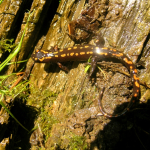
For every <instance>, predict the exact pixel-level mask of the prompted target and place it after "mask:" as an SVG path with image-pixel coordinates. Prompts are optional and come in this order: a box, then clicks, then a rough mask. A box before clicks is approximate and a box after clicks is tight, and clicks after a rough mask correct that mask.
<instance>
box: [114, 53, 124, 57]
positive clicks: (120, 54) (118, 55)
mask: <svg viewBox="0 0 150 150" xmlns="http://www.w3.org/2000/svg"><path fill="white" fill-rule="evenodd" d="M112 55H114V56H117V57H120V56H123V54H122V53H119V54H112Z"/></svg>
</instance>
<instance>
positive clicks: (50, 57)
mask: <svg viewBox="0 0 150 150" xmlns="http://www.w3.org/2000/svg"><path fill="white" fill-rule="evenodd" d="M55 56H56V55H55ZM51 58H52V57H46V58H45V59H51Z"/></svg>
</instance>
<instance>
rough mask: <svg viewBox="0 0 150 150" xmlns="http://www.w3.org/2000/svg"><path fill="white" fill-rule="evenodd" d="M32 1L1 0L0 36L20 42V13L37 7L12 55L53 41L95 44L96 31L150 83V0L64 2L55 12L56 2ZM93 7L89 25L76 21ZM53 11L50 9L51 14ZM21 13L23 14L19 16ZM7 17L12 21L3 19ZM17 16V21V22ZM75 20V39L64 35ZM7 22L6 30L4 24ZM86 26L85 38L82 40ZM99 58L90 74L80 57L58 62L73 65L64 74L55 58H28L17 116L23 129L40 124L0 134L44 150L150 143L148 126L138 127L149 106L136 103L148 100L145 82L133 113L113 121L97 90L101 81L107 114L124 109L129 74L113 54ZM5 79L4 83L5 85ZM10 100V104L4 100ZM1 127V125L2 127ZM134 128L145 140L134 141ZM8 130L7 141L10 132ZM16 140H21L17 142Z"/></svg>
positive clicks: (129, 87)
mask: <svg viewBox="0 0 150 150" xmlns="http://www.w3.org/2000/svg"><path fill="white" fill-rule="evenodd" d="M18 4H19V5H18ZM30 5H31V6H29V1H28V2H27V1H26V2H22V1H18V3H17V4H16V3H15V2H13V1H11V0H7V1H5V0H4V2H3V3H2V4H1V5H0V7H2V9H1V10H0V11H1V13H0V14H1V16H0V17H1V19H0V20H2V21H1V23H0V38H12V37H13V38H15V37H16V38H15V41H16V42H15V43H18V42H19V41H20V38H21V35H22V33H23V30H24V27H25V23H26V21H27V16H28V14H29V13H28V12H27V13H24V11H25V9H27V8H28V9H29V10H30V11H33V10H35V11H34V13H33V14H32V16H31V18H30V21H29V25H28V29H27V31H26V34H25V37H24V40H23V44H22V48H21V51H20V53H19V54H18V56H17V57H15V58H14V59H13V60H12V61H19V60H23V59H27V58H28V57H30V55H31V54H32V52H33V50H34V51H35V49H37V48H38V49H39V48H40V49H43V50H50V49H51V46H56V45H57V46H58V47H59V48H61V49H63V48H67V47H72V46H74V45H76V44H77V43H80V44H83V43H88V44H89V43H90V44H94V40H95V37H97V36H95V35H100V36H102V37H103V38H104V40H105V44H104V47H108V48H114V49H117V50H118V51H120V52H122V53H124V54H126V55H127V56H128V57H129V58H130V59H131V60H132V61H133V63H134V64H135V65H137V67H138V76H139V78H140V82H141V83H146V86H148V84H149V83H150V79H149V73H150V71H149V60H150V59H149V57H150V56H149V45H150V40H149V37H150V35H149V33H150V2H149V1H148V0H145V1H140V0H132V1H131V0H129V1H128V0H125V1H118V0H89V1H88V2H87V1H85V0H80V1H74V0H69V1H66V0H62V1H61V2H60V3H59V6H58V9H57V11H56V10H55V7H56V6H55V5H56V2H54V1H50V0H47V1H46V0H42V1H38V0H34V1H33V2H32V4H31V2H30ZM6 6H7V9H6ZM92 7H94V8H95V9H94V10H95V11H94V14H92V15H91V16H90V17H91V18H92V21H91V22H89V24H88V25H89V26H90V27H89V26H88V27H89V28H88V27H87V24H85V26H84V24H83V26H81V24H80V22H81V21H82V20H83V17H85V18H86V19H87V18H88V16H87V15H85V14H86V13H87V14H89V11H90V8H92ZM12 8H14V9H15V11H14V10H13V11H12V12H13V13H12V12H11V9H12ZM16 8H17V9H16ZM55 11H56V12H55ZM52 13H54V14H55V15H54V17H53V19H52V16H53V15H52ZM23 14H24V18H23V19H22V18H21V17H23ZM9 15H10V16H13V19H12V21H9V19H10V16H9ZM22 20H23V21H22ZM7 21H8V22H9V24H6V22H7ZM21 21H22V24H21V25H20V23H21ZM73 21H75V22H76V21H77V22H78V23H79V24H78V26H79V27H78V29H77V30H76V31H75V35H74V36H75V37H77V36H78V37H79V38H80V39H81V40H78V41H77V40H76V41H73V40H71V38H70V37H69V36H68V33H69V31H68V24H69V23H74V22H73ZM17 22H19V25H18V24H17ZM94 23H96V24H94ZM16 24H17V25H16ZM93 24H94V25H96V27H95V28H92V25H93ZM73 25H74V24H73ZM8 26H9V28H8ZM15 26H17V29H16V28H15ZM19 26H21V29H20V31H18V27H19ZM6 27H7V30H4V29H6ZM6 31H7V32H6ZM18 32H19V33H18ZM85 32H86V34H88V36H87V38H82V37H83V36H82V35H84V33H85ZM93 37H94V38H93ZM104 60H105V62H107V63H105V62H102V63H101V65H100V68H101V69H102V71H100V70H99V69H97V70H96V72H95V74H94V75H93V76H92V78H91V80H89V79H88V73H85V71H84V70H85V65H84V63H83V62H77V61H75V62H65V63H63V65H64V66H67V67H68V68H69V70H70V71H69V72H68V73H67V72H65V71H63V70H61V69H60V68H59V67H58V66H57V64H55V63H47V64H45V63H35V64H34V66H33V68H31V65H32V63H33V60H32V59H31V58H29V60H28V63H27V65H26V68H30V69H32V71H31V75H30V77H29V80H30V84H29V91H30V94H29V95H28V97H27V98H26V103H25V105H23V108H25V110H26V111H28V112H26V111H25V113H26V117H25V118H24V121H23V120H22V122H24V125H25V126H26V127H27V128H28V129H32V128H34V127H37V129H36V130H35V131H34V132H33V133H32V134H31V136H30V137H29V135H27V133H26V131H23V129H22V128H20V127H17V131H14V130H13V128H11V130H9V132H8V131H7V130H6V131H7V132H8V133H9V135H8V134H7V136H5V133H6V132H4V133H3V135H2V136H1V139H3V140H4V137H9V139H10V141H13V142H12V143H13V144H12V145H13V146H17V147H18V146H19V147H22V149H29V147H30V145H29V138H30V144H31V149H34V148H40V147H42V148H43V149H44V148H45V149H47V150H49V149H69V150H74V149H93V150H98V149H100V150H103V149H115V150H116V149H133V148H139V147H140V149H143V147H145V148H146V149H149V148H150V145H149V142H148V140H147V139H149V137H148V138H147V137H146V136H145V135H142V133H141V131H140V130H139V129H142V130H143V131H144V130H146V131H147V132H149V128H146V127H143V126H142V125H141V123H143V122H145V123H146V124H148V125H149V124H150V122H149V119H148V117H145V116H149V113H148V111H143V110H144V108H145V107H148V106H147V105H146V106H143V105H142V106H141V104H140V103H142V102H143V103H145V104H146V103H147V101H148V100H149V98H150V96H149V88H145V87H146V86H141V94H140V96H139V101H138V102H137V103H135V105H134V106H133V108H132V111H130V112H129V113H127V114H126V115H125V116H121V117H119V118H117V119H115V120H114V119H112V118H106V117H104V116H103V114H102V113H101V111H100V109H99V106H98V98H99V93H100V91H101V89H102V88H103V87H105V91H104V94H103V99H102V104H103V107H104V110H105V111H106V112H108V113H111V114H117V113H118V112H120V111H123V109H124V108H126V107H127V105H126V104H127V103H128V102H129V101H130V99H131V95H132V92H133V91H132V79H131V78H130V76H127V75H125V74H124V73H122V72H128V70H127V68H126V67H125V66H124V65H122V64H121V63H118V61H117V60H116V59H111V58H110V59H109V60H108V59H104ZM102 61H103V59H102ZM116 62H117V64H116ZM21 67H22V65H11V66H9V67H8V68H7V70H6V74H11V73H13V72H16V71H19V70H20V68H21ZM13 78H14V76H12V77H11V78H10V79H9V80H10V81H12V80H14V79H13ZM15 78H16V77H15ZM9 83H10V82H6V83H5V84H9ZM16 101H18V100H16ZM13 104H15V101H13ZM7 105H11V106H12V104H9V103H8V104H7ZM19 106H20V104H19ZM14 107H15V106H14ZM136 108H142V109H141V110H140V109H136ZM147 110H149V108H147ZM21 111H22V109H21V110H18V112H19V113H22V112H21ZM16 117H19V116H16ZM21 118H22V117H20V119H21ZM141 118H142V119H143V120H142V119H141ZM9 119H10V118H9ZM7 121H8V120H7ZM142 121H143V122H142ZM10 122H12V121H10ZM2 126H3V125H1V126H0V127H1V128H2ZM7 126H9V123H7ZM13 126H14V124H13ZM3 128H4V127H3ZM138 128H139V129H138ZM132 131H134V132H132ZM14 132H15V133H14ZM21 132H22V133H23V135H25V137H26V138H25V139H23V137H22V135H20V133H21ZM136 134H138V136H139V139H144V140H143V141H142V142H141V143H142V144H141V143H140V142H139V141H138V138H137V137H136V136H137V135H136ZM11 135H12V137H13V138H12V139H11V138H10V137H11ZM14 135H15V136H14ZM135 137H136V138H135ZM20 139H21V140H22V142H20V143H19V144H17V143H15V142H16V141H17V140H20ZM131 141H132V142H131ZM1 143H2V142H1ZM1 145H2V144H1ZM8 145H9V144H8ZM24 145H26V146H24ZM10 149H11V148H10Z"/></svg>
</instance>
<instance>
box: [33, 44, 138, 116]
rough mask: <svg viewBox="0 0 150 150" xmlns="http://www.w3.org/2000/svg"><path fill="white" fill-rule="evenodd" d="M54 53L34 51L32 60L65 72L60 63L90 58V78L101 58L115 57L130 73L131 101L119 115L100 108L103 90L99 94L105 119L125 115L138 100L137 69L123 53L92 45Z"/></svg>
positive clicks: (69, 48)
mask: <svg viewBox="0 0 150 150" xmlns="http://www.w3.org/2000/svg"><path fill="white" fill-rule="evenodd" d="M53 51H54V52H50V51H49V50H36V51H35V52H34V53H33V54H32V59H33V60H34V61H35V62H40V63H49V62H54V63H57V64H58V65H59V67H60V68H62V69H63V70H67V71H68V69H67V67H65V66H63V65H62V64H61V63H60V62H66V61H87V60H88V59H89V57H91V68H90V73H89V77H91V75H92V73H93V72H94V70H95V68H96V63H97V61H99V60H102V59H103V58H111V57H115V58H117V59H119V60H120V61H121V62H122V63H123V64H124V65H125V66H126V67H127V69H128V70H129V71H130V76H131V78H132V82H133V95H132V99H131V101H130V102H129V104H128V106H127V108H126V109H125V110H124V111H123V112H121V113H120V114H116V115H112V114H108V113H106V112H105V111H104V109H103V107H102V102H101V101H102V96H103V93H104V89H105V88H103V90H102V91H101V92H100V94H99V99H98V104H99V108H100V110H101V112H102V113H103V115H104V116H106V117H118V116H121V115H123V114H124V113H126V112H127V111H128V110H129V109H130V107H131V105H132V104H133V103H134V102H135V100H136V99H137V98H138V95H139V90H140V84H139V78H138V77H137V69H136V67H135V65H134V64H133V62H132V61H131V60H130V59H129V58H128V57H127V56H126V55H125V54H123V53H121V52H119V51H117V50H116V49H112V48H107V47H100V46H92V45H82V46H81V45H80V46H73V47H68V48H64V49H60V50H56V49H54V50H53Z"/></svg>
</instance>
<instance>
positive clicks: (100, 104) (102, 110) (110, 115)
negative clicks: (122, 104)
mask: <svg viewBox="0 0 150 150" xmlns="http://www.w3.org/2000/svg"><path fill="white" fill-rule="evenodd" d="M104 90H105V87H103V89H102V91H101V92H100V94H99V98H98V105H99V109H100V111H101V112H102V114H103V115H104V116H105V117H108V118H116V117H119V116H122V115H124V114H125V113H126V112H127V111H129V109H130V107H131V106H132V103H133V102H132V100H131V101H130V102H129V104H128V106H127V108H125V109H124V110H123V111H122V112H121V113H119V114H109V113H106V112H105V111H104V108H103V106H102V97H103V93H104ZM132 99H133V98H132Z"/></svg>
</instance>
